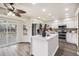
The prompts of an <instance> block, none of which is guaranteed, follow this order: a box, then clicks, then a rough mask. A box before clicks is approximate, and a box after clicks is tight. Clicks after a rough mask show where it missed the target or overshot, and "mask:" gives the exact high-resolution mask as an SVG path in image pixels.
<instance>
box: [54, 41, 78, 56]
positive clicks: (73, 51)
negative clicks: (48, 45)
mask: <svg viewBox="0 0 79 59" xmlns="http://www.w3.org/2000/svg"><path fill="white" fill-rule="evenodd" d="M55 56H78V55H77V46H76V45H75V44H71V43H67V42H64V41H62V40H61V41H59V49H58V51H57V52H56V54H55Z"/></svg>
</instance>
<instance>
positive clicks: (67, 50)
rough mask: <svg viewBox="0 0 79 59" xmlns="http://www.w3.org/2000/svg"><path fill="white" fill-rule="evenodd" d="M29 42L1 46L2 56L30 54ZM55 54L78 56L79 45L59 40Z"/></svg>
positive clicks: (0, 54) (0, 53)
mask: <svg viewBox="0 0 79 59" xmlns="http://www.w3.org/2000/svg"><path fill="white" fill-rule="evenodd" d="M30 55H31V46H30V44H29V43H18V44H14V45H10V46H6V47H2V48H0V56H30ZM55 56H77V46H76V45H75V44H70V43H67V42H64V41H59V49H58V51H57V52H56V54H55Z"/></svg>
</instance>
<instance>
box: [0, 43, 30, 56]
mask: <svg viewBox="0 0 79 59" xmlns="http://www.w3.org/2000/svg"><path fill="white" fill-rule="evenodd" d="M30 51H31V50H30V44H29V43H18V44H15V45H11V46H7V47H3V48H0V56H30Z"/></svg>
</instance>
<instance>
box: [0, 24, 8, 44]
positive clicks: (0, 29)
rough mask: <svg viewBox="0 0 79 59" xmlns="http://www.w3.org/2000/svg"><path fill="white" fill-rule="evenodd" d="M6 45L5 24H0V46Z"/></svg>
mask: <svg viewBox="0 0 79 59" xmlns="http://www.w3.org/2000/svg"><path fill="white" fill-rule="evenodd" d="M6 43H7V42H6V24H5V23H0V45H5V44H6Z"/></svg>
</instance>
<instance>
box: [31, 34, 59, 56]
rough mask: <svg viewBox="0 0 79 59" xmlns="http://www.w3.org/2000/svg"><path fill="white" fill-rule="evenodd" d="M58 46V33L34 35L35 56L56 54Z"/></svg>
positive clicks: (33, 50) (33, 52)
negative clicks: (44, 35) (43, 35)
mask: <svg viewBox="0 0 79 59" xmlns="http://www.w3.org/2000/svg"><path fill="white" fill-rule="evenodd" d="M58 47H59V44H58V34H51V35H50V36H46V37H42V36H41V35H36V36H32V54H33V55H34V56H54V55H55V53H56V51H57V49H58Z"/></svg>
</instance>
